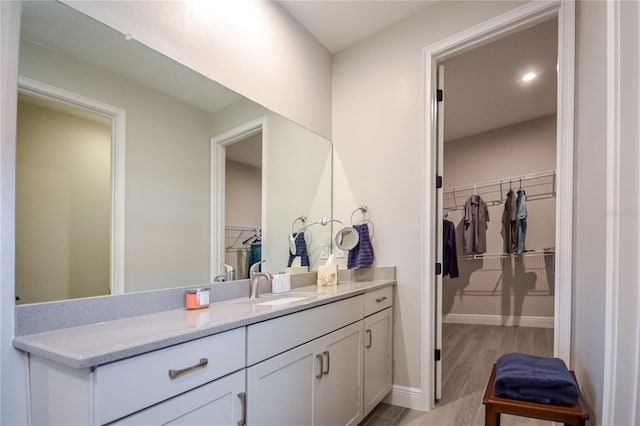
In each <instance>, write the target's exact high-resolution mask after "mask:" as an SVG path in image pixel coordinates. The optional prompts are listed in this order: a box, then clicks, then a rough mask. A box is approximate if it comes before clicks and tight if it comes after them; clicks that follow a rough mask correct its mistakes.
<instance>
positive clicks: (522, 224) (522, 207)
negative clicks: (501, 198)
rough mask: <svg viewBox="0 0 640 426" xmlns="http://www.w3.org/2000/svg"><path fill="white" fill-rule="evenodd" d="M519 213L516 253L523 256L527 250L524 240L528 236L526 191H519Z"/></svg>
mask: <svg viewBox="0 0 640 426" xmlns="http://www.w3.org/2000/svg"><path fill="white" fill-rule="evenodd" d="M517 204H518V213H517V219H516V220H517V221H516V228H517V241H518V245H517V250H516V253H518V254H522V253H523V252H524V250H525V248H524V239H525V238H526V236H527V216H528V214H527V195H526V193H525V192H524V189H522V188H520V189H518V201H517Z"/></svg>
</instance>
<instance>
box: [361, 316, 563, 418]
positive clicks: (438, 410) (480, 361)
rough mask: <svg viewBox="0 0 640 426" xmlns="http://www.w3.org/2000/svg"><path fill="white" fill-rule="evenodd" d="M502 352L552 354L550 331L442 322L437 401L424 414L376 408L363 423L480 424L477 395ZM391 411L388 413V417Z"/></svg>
mask: <svg viewBox="0 0 640 426" xmlns="http://www.w3.org/2000/svg"><path fill="white" fill-rule="evenodd" d="M508 352H524V353H528V354H532V355H540V356H552V355H553V330H552V329H546V328H530V327H501V326H491V325H470V324H443V358H442V361H443V366H442V383H443V386H442V399H441V400H440V401H439V402H438V404H437V405H436V407H435V409H433V410H432V411H430V412H428V413H424V412H422V411H415V410H408V409H403V408H400V407H394V406H392V405H388V404H381V405H380V406H379V407H377V408H376V409H375V410H374V411H373V412H371V414H370V415H369V416H367V418H366V419H365V420H364V421H363V423H362V424H363V425H367V426H369V425H384V426H390V425H411V426H416V425H438V426H447V425H451V426H466V425H469V426H476V425H478V426H480V425H483V424H484V405H482V396H483V395H484V389H485V387H486V386H487V380H488V379H489V375H490V374H491V367H492V365H493V363H494V362H496V360H497V359H498V358H499V357H500V356H501V355H503V354H505V353H508ZM389 413H392V414H393V415H389ZM502 425H503V426H511V425H530V426H533V425H535V426H543V425H545V426H546V425H551V423H550V422H544V421H540V420H532V419H525V418H522V417H514V416H507V415H503V416H502Z"/></svg>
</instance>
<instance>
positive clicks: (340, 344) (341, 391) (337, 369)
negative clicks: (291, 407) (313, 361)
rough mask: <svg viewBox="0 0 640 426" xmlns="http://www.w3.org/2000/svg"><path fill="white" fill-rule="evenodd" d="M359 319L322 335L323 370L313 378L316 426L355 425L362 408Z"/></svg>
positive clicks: (320, 353)
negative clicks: (319, 377) (314, 382)
mask: <svg viewBox="0 0 640 426" xmlns="http://www.w3.org/2000/svg"><path fill="white" fill-rule="evenodd" d="M362 335H363V326H362V321H358V322H357V323H355V324H351V325H349V326H347V327H344V328H341V329H340V330H337V331H334V332H333V333H331V334H328V335H326V336H324V337H323V338H321V339H320V340H321V343H322V345H321V346H322V349H321V350H322V352H319V353H317V354H316V355H320V356H322V367H323V374H322V378H321V379H319V380H317V381H316V398H315V400H314V402H315V404H314V422H313V424H314V425H316V426H326V425H357V424H358V422H360V420H362V419H363V408H362V345H363V344H362V341H363V339H362Z"/></svg>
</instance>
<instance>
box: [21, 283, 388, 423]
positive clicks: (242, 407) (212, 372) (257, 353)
mask: <svg viewBox="0 0 640 426" xmlns="http://www.w3.org/2000/svg"><path fill="white" fill-rule="evenodd" d="M394 285H395V281H394V280H376V281H368V282H350V283H341V284H340V285H338V286H337V287H330V288H322V287H316V286H309V287H301V288H297V289H295V290H294V291H292V292H290V293H284V294H279V295H265V296H264V297H261V298H260V299H257V300H251V299H248V298H242V299H231V300H227V301H224V302H219V303H213V304H211V305H210V307H209V308H208V309H203V310H199V311H186V310H182V309H180V310H171V311H165V312H159V313H155V314H150V315H143V316H139V317H131V318H124V319H119V320H115V321H107V322H103V323H99V324H90V325H86V326H81V327H74V328H66V329H62V330H56V331H50V332H46V333H39V334H33V335H27V336H21V337H18V338H16V339H15V340H14V345H15V346H16V347H17V348H19V349H22V350H23V351H25V352H27V353H28V360H29V384H30V399H31V422H32V424H65V425H70V424H83V425H103V424H118V425H144V424H150V425H151V424H204V423H206V424H225V425H227V424H228V425H230V424H233V425H244V424H248V425H251V424H261V425H264V424H274V425H275V424H277V425H283V424H297V425H322V424H332V425H355V424H358V422H360V421H361V420H362V419H363V418H364V416H366V414H367V413H368V412H369V411H370V410H371V409H372V408H373V407H375V406H376V405H377V404H378V403H379V402H380V401H381V400H382V399H383V398H384V397H385V396H386V395H387V394H388V393H389V392H390V391H391V385H392V381H391V379H392V376H391V374H392V353H393V350H392V349H393V343H392V325H393V324H392V322H393V286H394ZM286 401H291V403H286Z"/></svg>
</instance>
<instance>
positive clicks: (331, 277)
mask: <svg viewBox="0 0 640 426" xmlns="http://www.w3.org/2000/svg"><path fill="white" fill-rule="evenodd" d="M337 284H338V265H320V266H318V285H319V286H321V287H323V286H331V285H337Z"/></svg>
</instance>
